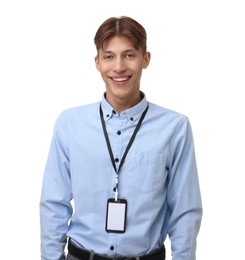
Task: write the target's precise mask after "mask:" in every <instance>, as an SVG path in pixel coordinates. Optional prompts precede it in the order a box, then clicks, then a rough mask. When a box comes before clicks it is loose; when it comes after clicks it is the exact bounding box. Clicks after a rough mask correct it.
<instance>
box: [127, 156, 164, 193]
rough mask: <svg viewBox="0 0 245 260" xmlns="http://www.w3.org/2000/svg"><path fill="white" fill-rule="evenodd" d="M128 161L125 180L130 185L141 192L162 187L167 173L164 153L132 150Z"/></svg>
mask: <svg viewBox="0 0 245 260" xmlns="http://www.w3.org/2000/svg"><path fill="white" fill-rule="evenodd" d="M126 161H127V162H126ZM126 161H125V166H126V167H125V171H126V172H125V177H126V180H125V181H126V183H127V185H128V186H129V187H131V188H133V189H137V190H138V191H141V192H152V191H155V190H157V189H159V188H161V187H162V185H163V183H164V181H165V179H166V175H167V172H166V170H165V166H166V165H165V164H166V163H165V156H164V153H136V152H132V153H130V155H128V157H127V159H126Z"/></svg>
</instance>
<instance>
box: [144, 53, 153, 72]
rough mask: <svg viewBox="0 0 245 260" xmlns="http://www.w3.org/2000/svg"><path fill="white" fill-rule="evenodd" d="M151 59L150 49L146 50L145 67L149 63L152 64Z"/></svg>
mask: <svg viewBox="0 0 245 260" xmlns="http://www.w3.org/2000/svg"><path fill="white" fill-rule="evenodd" d="M150 60H151V53H150V52H149V51H147V52H146V54H145V57H144V65H143V68H144V69H146V68H147V67H148V65H149V64H150Z"/></svg>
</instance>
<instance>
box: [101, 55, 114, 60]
mask: <svg viewBox="0 0 245 260" xmlns="http://www.w3.org/2000/svg"><path fill="white" fill-rule="evenodd" d="M103 58H104V59H105V60H111V59H112V58H113V56H112V55H104V56H103Z"/></svg>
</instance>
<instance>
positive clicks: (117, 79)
mask: <svg viewBox="0 0 245 260" xmlns="http://www.w3.org/2000/svg"><path fill="white" fill-rule="evenodd" d="M127 79H128V78H113V80H115V81H118V82H120V81H125V80H127Z"/></svg>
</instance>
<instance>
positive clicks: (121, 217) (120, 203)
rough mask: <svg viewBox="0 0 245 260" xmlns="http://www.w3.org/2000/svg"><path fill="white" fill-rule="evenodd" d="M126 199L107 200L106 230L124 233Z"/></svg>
mask: <svg viewBox="0 0 245 260" xmlns="http://www.w3.org/2000/svg"><path fill="white" fill-rule="evenodd" d="M126 213H127V201H126V200H125V199H118V200H115V199H113V198H110V199H108V201H107V211H106V227H105V229H106V231H107V232H113V233H124V232H125V228H126Z"/></svg>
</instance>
